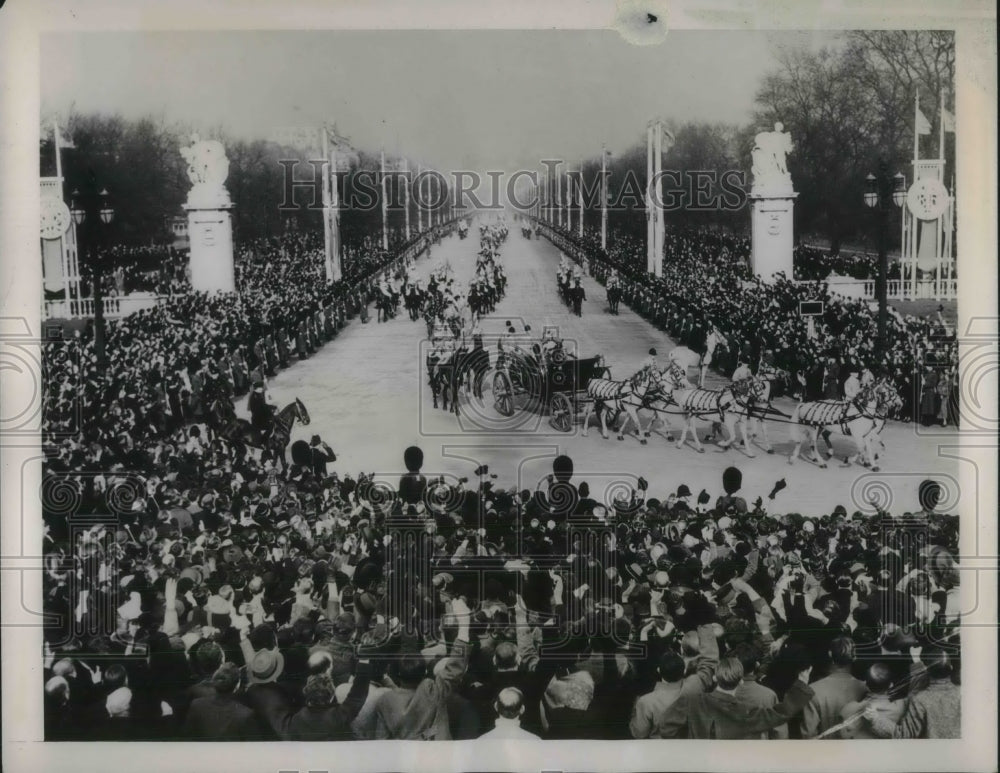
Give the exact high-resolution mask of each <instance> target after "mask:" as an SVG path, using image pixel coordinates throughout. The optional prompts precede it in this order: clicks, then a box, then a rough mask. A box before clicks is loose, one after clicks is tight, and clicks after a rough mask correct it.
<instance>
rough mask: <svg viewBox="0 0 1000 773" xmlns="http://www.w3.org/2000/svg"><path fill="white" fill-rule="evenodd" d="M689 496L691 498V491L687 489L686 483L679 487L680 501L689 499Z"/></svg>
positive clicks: (678, 495) (678, 496)
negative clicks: (683, 498)
mask: <svg viewBox="0 0 1000 773" xmlns="http://www.w3.org/2000/svg"><path fill="white" fill-rule="evenodd" d="M689 496H691V489H689V488H688V487H687V484H686V483H682V484H681V485H680V486H678V487H677V498H678V499H680V498H681V497H689Z"/></svg>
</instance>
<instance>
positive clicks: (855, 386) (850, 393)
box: [844, 365, 861, 404]
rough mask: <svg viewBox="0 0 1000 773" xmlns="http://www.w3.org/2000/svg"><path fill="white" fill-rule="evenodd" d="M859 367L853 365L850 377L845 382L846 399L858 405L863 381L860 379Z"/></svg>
mask: <svg viewBox="0 0 1000 773" xmlns="http://www.w3.org/2000/svg"><path fill="white" fill-rule="evenodd" d="M858 373H859V370H858V366H857V365H852V366H851V370H850V375H849V376H848V377H847V381H845V382H844V399H845V400H848V401H850V402H851V403H855V404H857V399H858V396H859V395H860V394H861V379H859V378H858Z"/></svg>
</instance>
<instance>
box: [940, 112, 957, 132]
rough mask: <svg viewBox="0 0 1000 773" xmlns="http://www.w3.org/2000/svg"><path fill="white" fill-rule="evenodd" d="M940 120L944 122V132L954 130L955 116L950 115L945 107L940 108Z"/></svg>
mask: <svg viewBox="0 0 1000 773" xmlns="http://www.w3.org/2000/svg"><path fill="white" fill-rule="evenodd" d="M941 121H942V122H943V123H944V130H945V131H946V132H952V133H954V131H955V116H954V115H952V114H951V113H950V112H948V110H947V109H946V108H943V107H942V108H941Z"/></svg>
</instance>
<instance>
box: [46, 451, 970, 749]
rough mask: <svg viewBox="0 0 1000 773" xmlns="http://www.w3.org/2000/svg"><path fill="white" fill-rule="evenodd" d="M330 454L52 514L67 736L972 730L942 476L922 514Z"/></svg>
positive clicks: (180, 472)
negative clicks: (444, 473)
mask: <svg viewBox="0 0 1000 773" xmlns="http://www.w3.org/2000/svg"><path fill="white" fill-rule="evenodd" d="M322 448H323V445H322V443H321V442H319V441H318V439H315V440H314V444H312V445H310V444H304V441H301V445H300V447H299V448H298V449H295V448H293V458H295V460H296V464H294V465H293V466H292V467H290V468H289V470H288V471H287V472H282V473H281V474H280V475H277V474H273V473H272V474H268V471H265V470H262V469H260V468H259V467H257V466H256V465H254V464H253V463H252V462H234V460H233V457H232V454H231V453H230V451H231V449H226V448H225V444H224V443H207V444H205V445H204V446H202V445H201V444H198V443H194V444H191V445H189V446H187V447H179V448H175V449H167V450H165V451H163V452H158V451H155V450H154V451H152V452H147V453H146V454H145V456H144V457H143V458H137V457H136V456H135V455H133V456H132V457H130V458H128V459H127V460H126V459H124V458H119V457H115V456H111V457H109V458H104V459H102V460H100V462H99V465H100V466H101V467H102V468H103V469H106V470H107V473H106V474H105V476H104V477H103V478H102V479H101V480H100V481H98V480H96V479H94V480H87V481H85V482H84V485H83V487H82V489H81V496H80V497H79V498H78V499H77V500H75V505H74V509H73V513H72V516H67V515H66V511H65V509H64V511H63V513H59V512H56V511H54V509H53V508H51V507H50V508H49V509H48V512H47V513H46V526H47V532H48V533H47V537H46V540H47V548H46V566H47V570H46V577H45V587H46V607H45V608H46V612H48V613H51V614H53V615H56V616H58V617H59V619H62V620H69V621H75V625H70V626H69V627H67V626H66V624H65V623H64V624H62V625H53V626H51V627H50V628H49V629H47V631H46V642H47V643H46V662H45V673H44V688H45V705H46V737H47V738H48V739H53V740H54V739H103V740H111V739H116V740H125V739H143V740H153V739H161V740H166V739H179V740H221V741H234V740H369V739H402V740H418V739H422V740H449V739H450V740H467V739H473V738H478V737H489V738H507V739H518V738H531V737H540V738H544V739H575V738H580V739H630V738H668V737H680V738H709V737H712V738H738V739H752V738H814V737H825V738H839V737H923V738H928V737H931V738H954V737H958V734H959V732H960V713H959V706H960V703H959V700H958V696H959V687H958V681H959V672H960V657H959V655H960V647H959V638H958V630H959V629H958V622H959V621H958V610H959V606H958V597H959V577H958V574H959V573H958V565H957V563H956V559H955V555H956V554H957V539H958V519H957V518H954V517H951V516H948V515H943V514H938V513H935V512H934V503H935V493H934V487H933V485H932V484H928V485H926V486H924V487H922V489H921V499H922V501H923V506H922V507H920V508H918V511H917V512H913V513H905V514H902V515H901V516H900V517H898V518H893V517H891V516H889V515H888V514H886V513H881V514H878V515H862V513H860V512H855V513H853V514H849V513H848V512H847V510H846V508H844V507H842V506H831V510H830V512H829V513H823V514H816V515H815V516H813V517H803V516H802V515H800V514H797V513H790V514H786V515H777V514H776V513H775V512H774V511H775V507H776V505H775V500H774V499H773V498H772V497H769V499H768V500H767V504H766V505H765V504H764V501H763V500H762V499H761V498H758V499H757V501H755V502H753V503H748V502H747V498H748V496H747V495H745V494H744V492H743V491H742V490H741V485H742V481H741V475H740V473H739V470H738V469H736V468H730V469H728V470H726V472H725V474H724V475H723V479H722V486H721V490H720V491H716V492H713V493H711V494H710V493H709V492H707V491H704V490H703V491H702V492H701V493H700V494H698V495H697V497H694V496H692V493H691V491H690V490H689V489H688V487H687V486H686V485H684V484H680V485H679V486H678V488H677V489H676V490H670V491H667V492H657V493H661V494H662V498H656V497H653V496H651V494H652V493H653V492H649V491H647V488H648V487H647V486H646V485H645V483H644V481H640V483H639V484H638V488H636V489H635V490H633V491H632V492H631V496H620V495H619V496H618V498H616V499H614V500H612V501H606V500H605V498H604V497H603V496H602V494H601V493H600V492H596V491H595V492H591V491H590V489H589V488H588V484H587V481H585V480H574V479H573V471H572V462H571V460H569V459H568V458H567V457H559V458H557V459H556V461H555V463H554V464H553V475H552V476H550V477H549V479H548V480H543V481H540V483H539V486H538V487H537V488H536V490H535V491H531V490H530V489H525V490H521V491H519V490H518V489H517V488H516V487H514V488H503V487H500V485H499V484H498V483H495V482H494V479H495V477H496V476H491V475H488V469H486V468H480V469H477V470H475V471H472V470H470V474H471V475H472V476H473V480H475V479H476V477H475V476H477V475H478V480H479V485H478V486H476V485H473V486H468V487H467V486H466V484H465V482H464V481H463V480H458V481H455V480H451V481H446V480H445V479H443V478H434V477H431V478H427V477H426V476H425V475H423V473H422V472H421V471H420V468H421V461H422V453H421V452H420V450H419V449H418V448H416V447H411V448H409V449H407V450H406V452H405V453H404V461H405V464H406V466H407V469H408V470H410V472H408V473H407V474H405V475H404V476H403V477H402V478H401V479H399V480H398V481H384V480H380V479H376V478H370V477H368V476H366V475H360V476H358V478H357V479H354V478H352V477H350V476H347V475H345V476H340V475H338V474H336V473H335V472H331V471H329V470H328V469H327V466H328V462H329V461H330V459H331V454H328V453H324V452H322V451H321V450H320V449H322ZM123 469H127V470H129V471H130V472H129V473H124V472H123V471H122V470H123ZM129 476H138V477H141V480H142V483H141V485H140V486H138V487H135V488H133V489H132V495H131V496H129V497H123V496H122V490H123V489H126V488H128V485H129V481H128V480H127V478H128V477H129ZM595 495H596V496H595ZM109 500H116V501H122V500H128V501H129V502H130V504H129V505H128V506H125V507H120V508H119V512H118V513H117V514H116V517H115V518H114V520H113V522H104V523H100V522H95V521H94V520H93V519H94V518H95V516H98V514H99V513H101V512H102V506H104V503H106V502H107V501H109ZM769 511H770V512H769ZM87 516H89V517H90V520H86V518H87ZM98 520H99V519H98ZM74 521H77V522H83V521H85V522H86V523H87V524H88V525H87V527H86V528H77V529H75V530H72V529H70V528H69V527H70V526H71V524H72V523H73V522H74ZM73 630H78V631H80V632H81V635H77V636H71V635H69V634H71V632H72V631H73ZM94 631H97V632H103V633H97V634H93V633H90V634H89V635H86V636H85V635H82V632H94Z"/></svg>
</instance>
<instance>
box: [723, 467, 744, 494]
mask: <svg viewBox="0 0 1000 773" xmlns="http://www.w3.org/2000/svg"><path fill="white" fill-rule="evenodd" d="M742 485H743V473H742V472H740V470H739V469H738V468H737V467H727V468H726V469H725V470H724V471H723V473H722V488H723V490H724V491H725V492H726V493H727V494H735V493H736V492H737V491H739V490H740V487H741V486H742Z"/></svg>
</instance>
